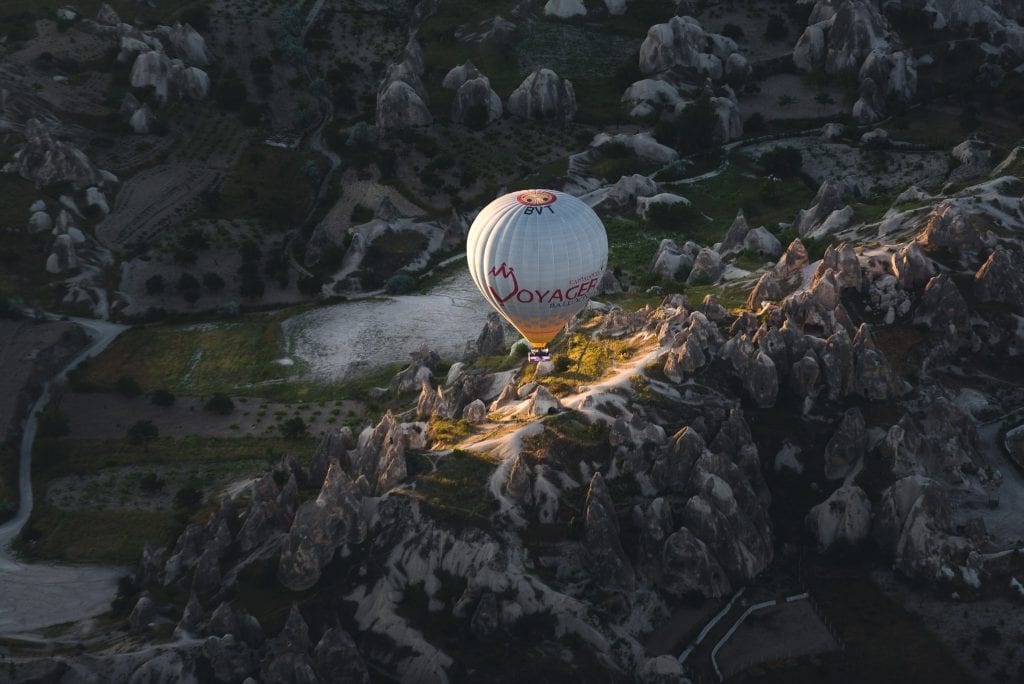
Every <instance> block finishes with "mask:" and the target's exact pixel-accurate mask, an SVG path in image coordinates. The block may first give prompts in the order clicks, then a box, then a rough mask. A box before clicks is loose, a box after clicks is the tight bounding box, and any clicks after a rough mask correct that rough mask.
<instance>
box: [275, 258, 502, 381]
mask: <svg viewBox="0 0 1024 684" xmlns="http://www.w3.org/2000/svg"><path fill="white" fill-rule="evenodd" d="M490 310H491V308H490V306H488V305H487V302H485V301H484V299H483V297H481V296H480V293H479V292H478V291H477V289H476V286H475V285H474V284H473V280H472V279H471V278H470V276H469V272H468V271H460V272H459V273H458V274H457V275H455V276H454V277H453V278H452V279H451V280H450V281H448V282H446V283H445V284H444V285H443V286H441V287H439V288H436V289H434V290H433V291H431V292H429V293H427V294H423V295H402V296H397V297H386V298H382V299H374V300H365V301H356V302H343V303H341V304H335V305H333V306H325V307H320V308H317V309H314V310H313V311H309V312H306V313H303V314H300V315H298V316H296V317H294V318H289V319H288V320H286V321H285V322H284V323H283V324H282V325H283V329H284V333H285V337H286V338H287V340H288V348H289V354H290V355H291V356H293V357H295V358H298V359H301V360H302V361H303V362H305V363H306V364H308V366H307V367H308V368H309V370H310V373H311V375H312V376H314V377H318V378H323V379H330V378H334V379H342V378H346V377H350V376H352V375H356V374H359V373H363V372H366V371H367V370H369V369H371V368H373V367H374V366H380V365H383V364H387V363H394V362H398V361H407V360H408V359H409V353H410V352H412V351H414V350H417V349H419V348H420V347H423V346H424V345H425V346H427V347H429V348H430V349H432V350H434V351H436V352H437V353H438V354H440V355H441V356H442V358H446V359H458V358H460V357H461V356H462V353H463V352H464V351H465V348H466V342H468V341H470V340H475V339H476V338H477V336H478V335H479V334H480V330H481V328H483V325H484V323H485V322H486V320H487V314H488V312H490Z"/></svg>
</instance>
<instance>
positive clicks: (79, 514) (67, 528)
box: [14, 503, 181, 565]
mask: <svg viewBox="0 0 1024 684" xmlns="http://www.w3.org/2000/svg"><path fill="white" fill-rule="evenodd" d="M180 527H181V521H180V520H179V519H178V516H177V514H175V513H173V512H169V511H131V512H128V513H126V512H125V511H61V510H58V509H56V508H53V507H52V506H48V505H46V504H45V503H37V505H36V506H35V507H34V508H33V510H32V518H31V520H29V523H28V525H27V526H26V529H27V530H28V531H29V534H28V535H27V536H26V535H25V534H24V533H23V536H20V537H18V539H17V540H16V541H15V543H14V548H15V549H16V550H17V551H18V552H19V553H21V554H23V555H25V556H26V557H28V558H29V559H32V560H50V561H60V562H67V563H103V564H112V565H128V564H131V563H134V562H136V561H138V559H139V556H140V555H141V553H142V549H143V547H144V546H145V545H146V544H147V543H152V542H156V543H160V544H169V543H172V542H173V541H174V536H175V534H176V533H177V531H178V530H179V529H180Z"/></svg>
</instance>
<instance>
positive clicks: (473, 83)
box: [452, 76, 504, 126]
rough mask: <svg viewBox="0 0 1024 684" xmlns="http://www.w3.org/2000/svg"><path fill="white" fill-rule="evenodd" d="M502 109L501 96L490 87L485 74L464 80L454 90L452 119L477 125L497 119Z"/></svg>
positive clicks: (456, 121)
mask: <svg viewBox="0 0 1024 684" xmlns="http://www.w3.org/2000/svg"><path fill="white" fill-rule="evenodd" d="M503 111H504V110H503V109H502V106H501V98H500V97H498V94H497V93H496V92H494V91H493V90H492V89H491V82H490V81H489V80H487V78H486V77H485V76H478V77H477V78H471V79H469V80H467V81H466V82H464V83H463V84H462V85H461V86H459V89H458V91H456V93H455V100H454V102H452V121H454V122H455V123H474V124H475V125H478V126H479V125H480V123H491V122H494V121H497V120H498V119H500V118H501V115H502V112H503ZM474 117H475V118H476V121H475V122H474V121H473V119H474Z"/></svg>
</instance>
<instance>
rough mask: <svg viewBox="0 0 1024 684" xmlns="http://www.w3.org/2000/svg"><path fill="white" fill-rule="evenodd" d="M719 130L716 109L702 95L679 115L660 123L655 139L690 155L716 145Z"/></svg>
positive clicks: (655, 132)
mask: <svg viewBox="0 0 1024 684" xmlns="http://www.w3.org/2000/svg"><path fill="white" fill-rule="evenodd" d="M718 129H719V120H718V115H717V114H716V113H715V108H714V107H713V106H712V104H711V100H710V98H708V97H707V96H706V95H702V96H701V97H699V98H697V99H696V100H694V101H693V102H692V103H691V104H690V105H688V106H687V107H686V109H684V110H683V111H681V112H679V114H677V115H675V116H674V117H671V118H666V119H662V120H661V121H659V122H658V124H657V125H656V126H655V127H654V137H655V138H657V140H658V142H660V143H662V144H663V145H668V146H669V147H672V148H674V149H675V150H676V151H678V152H679V153H681V154H690V153H692V152H697V151H699V150H702V149H704V148H707V147H711V146H712V145H714V144H715V141H716V138H717V137H718Z"/></svg>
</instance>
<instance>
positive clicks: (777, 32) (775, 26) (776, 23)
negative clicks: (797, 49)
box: [764, 14, 789, 43]
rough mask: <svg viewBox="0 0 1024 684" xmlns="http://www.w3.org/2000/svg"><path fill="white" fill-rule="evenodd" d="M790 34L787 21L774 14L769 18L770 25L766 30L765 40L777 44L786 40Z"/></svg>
mask: <svg viewBox="0 0 1024 684" xmlns="http://www.w3.org/2000/svg"><path fill="white" fill-rule="evenodd" d="M788 33H789V29H788V28H787V27H786V20H785V19H783V18H782V17H781V16H780V15H778V14H772V15H770V16H769V17H768V24H767V25H766V26H765V29H764V37H765V40H768V41H769V42H772V43H777V42H778V41H780V40H785V38H786V35H787V34H788Z"/></svg>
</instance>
